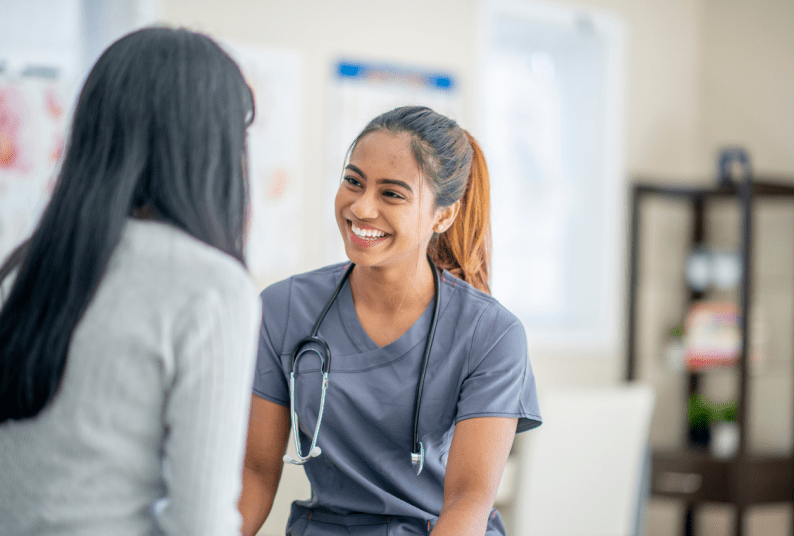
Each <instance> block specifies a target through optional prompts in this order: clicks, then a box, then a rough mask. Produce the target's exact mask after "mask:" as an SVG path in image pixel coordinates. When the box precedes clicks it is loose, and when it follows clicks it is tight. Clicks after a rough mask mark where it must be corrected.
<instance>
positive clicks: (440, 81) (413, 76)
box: [336, 61, 455, 91]
mask: <svg viewBox="0 0 794 536" xmlns="http://www.w3.org/2000/svg"><path fill="white" fill-rule="evenodd" d="M336 73H337V76H339V78H346V79H359V80H366V81H368V82H374V81H383V82H402V83H407V84H411V85H416V86H425V87H428V88H431V89H435V90H440V91H452V90H453V89H454V88H455V80H454V79H453V78H452V76H450V75H446V74H442V73H432V72H421V71H416V70H410V69H401V68H399V67H395V66H391V65H367V64H364V63H355V62H346V61H340V62H339V63H338V64H337V69H336Z"/></svg>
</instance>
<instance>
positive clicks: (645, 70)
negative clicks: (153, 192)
mask: <svg viewBox="0 0 794 536" xmlns="http://www.w3.org/2000/svg"><path fill="white" fill-rule="evenodd" d="M150 24H166V25H171V26H185V27H187V28H190V29H193V30H197V31H202V32H205V33H208V34H209V35H211V36H212V37H214V38H215V39H216V40H218V41H219V42H220V43H221V44H222V46H223V47H224V48H225V49H226V50H227V51H228V52H229V53H230V54H231V55H232V56H233V57H235V59H236V60H237V61H238V63H239V64H240V66H241V68H242V69H243V71H244V74H245V75H246V77H247V79H248V81H249V84H250V85H251V87H252V88H253V90H254V93H255V95H256V101H257V117H256V122H255V123H254V125H252V127H251V129H250V130H249V153H250V166H251V179H252V190H251V195H252V202H253V203H252V208H253V210H252V219H251V229H250V235H249V244H248V257H249V266H250V268H251V271H252V275H253V276H254V278H255V280H256V282H257V284H258V286H259V287H260V288H264V287H265V286H267V285H269V284H270V283H273V282H275V281H277V280H280V279H283V278H285V277H287V276H289V275H292V274H295V273H299V272H303V271H308V270H311V269H315V268H318V267H320V266H323V265H326V264H330V263H333V262H339V261H341V260H343V259H344V250H343V248H342V243H341V239H340V238H339V236H338V234H339V233H338V230H337V229H336V224H335V221H334V219H333V212H332V205H333V196H334V193H335V191H336V188H337V186H338V183H339V180H340V178H341V176H340V173H341V169H342V166H343V161H344V157H345V153H346V150H347V148H348V146H349V144H350V143H351V141H352V140H353V138H354V137H355V135H356V134H357V133H358V131H359V130H360V129H361V128H362V127H363V126H364V125H365V124H366V122H367V121H368V120H369V119H371V118H372V117H374V116H375V115H377V114H378V113H380V112H382V111H385V110H387V109H390V108H392V107H394V106H398V105H403V104H424V105H428V106H431V107H432V108H434V109H436V110H437V111H439V112H442V113H445V114H447V115H449V116H451V117H453V118H455V119H456V120H457V121H458V122H459V123H460V124H461V125H462V126H463V127H464V128H466V129H468V130H469V131H470V132H471V133H472V134H473V135H474V136H475V137H476V138H477V139H478V140H480V142H481V143H482V145H483V147H484V150H485V155H486V158H487V159H488V164H489V168H490V171H491V176H492V177H491V181H492V203H493V206H492V211H493V216H492V218H493V238H494V253H493V255H494V257H493V281H492V288H493V294H494V296H495V297H497V298H498V299H499V300H500V301H502V303H504V304H505V305H506V306H507V307H508V308H509V309H511V310H512V311H514V312H515V313H516V314H517V315H518V316H519V317H520V318H521V319H522V321H523V323H524V325H525V328H526V331H527V336H528V342H529V348H530V359H531V361H532V366H533V368H534V371H535V374H536V378H537V383H538V388H539V392H540V395H541V411H542V413H543V415H544V417H545V420H546V422H545V423H544V425H543V426H542V427H541V428H540V429H538V431H537V432H530V433H529V434H524V435H526V436H527V437H519V438H518V439H517V441H516V445H515V447H514V452H513V455H512V456H511V461H510V464H509V465H508V469H507V472H506V474H505V478H504V481H503V485H502V488H501V489H500V494H499V497H498V499H497V506H498V507H499V508H500V510H502V511H503V512H504V514H505V518H506V523H507V525H508V527H509V528H510V529H511V530H512V532H511V533H512V534H516V535H523V534H544V533H545V534H563V533H565V534H604V535H608V534H615V535H622V534H648V535H654V536H655V535H659V536H661V535H668V534H669V535H672V534H685V533H690V534H691V533H695V534H708V535H711V534H742V533H745V534H753V535H770V536H772V535H778V534H781V535H782V534H790V533H792V532H794V521H792V511H791V510H792V504H794V503H792V497H793V496H792V491H794V458H792V454H791V453H792V449H793V448H794V439H792V437H793V436H794V426H792V424H793V422H794V410H793V409H792V408H794V402H793V399H794V388H793V385H794V366H792V361H793V360H794V335H792V333H794V330H792V327H793V326H794V195H792V191H793V190H794V98H793V96H794V68H793V67H792V66H794V2H792V1H791V0H579V1H577V2H568V1H563V0H559V1H556V0H555V1H544V2H535V1H533V0H291V1H288V2H280V1H275V0H224V1H223V2H220V1H217V0H0V258H2V257H5V256H6V255H7V254H8V253H9V252H10V251H11V250H12V248H13V247H14V246H15V245H16V244H18V243H19V242H20V241H21V240H22V239H24V238H25V237H26V236H27V234H29V233H30V231H31V230H32V228H33V226H34V225H35V224H36V221H37V218H38V216H39V214H40V212H41V210H42V208H43V207H44V205H45V204H46V202H47V199H48V195H49V192H50V191H51V189H52V184H53V178H54V176H55V174H56V173H57V166H58V161H59V157H60V154H61V151H62V148H63V144H64V139H65V137H66V135H67V132H68V125H69V116H70V114H71V110H72V108H73V105H74V101H75V98H76V94H77V91H78V90H79V88H80V86H81V84H82V82H83V80H84V78H85V76H86V74H87V72H88V70H89V69H90V67H91V65H92V64H93V62H94V61H95V60H96V58H97V57H98V55H99V54H100V53H101V52H102V50H104V48H105V47H106V46H107V45H109V44H110V43H111V42H112V41H114V40H115V39H117V38H118V37H120V36H121V35H123V34H125V33H127V32H129V31H131V30H133V29H135V28H138V27H141V26H145V25H150ZM726 149H729V150H730V151H729V152H725V150H726ZM721 156H722V157H724V159H725V162H726V165H725V166H723V171H722V172H720V171H719V170H718V163H719V160H720V157H721ZM748 164H749V165H748ZM748 177H749V178H750V180H752V181H754V182H755V183H757V184H758V185H759V188H760V189H758V190H757V191H756V190H754V192H756V193H759V196H756V199H755V200H754V201H753V203H752V204H751V205H750V206H751V207H752V216H751V217H750V221H752V222H753V227H752V230H751V232H750V235H749V236H750V238H751V239H752V240H751V242H747V241H743V239H742V233H741V230H742V222H743V221H745V220H744V219H743V218H744V216H743V214H744V213H743V212H742V209H741V207H742V205H741V202H740V201H741V199H742V192H743V191H744V190H742V188H741V187H739V188H737V187H736V185H737V184H741V182H742V181H743V180H745V179H747V178H748ZM767 183H769V184H771V186H769V188H771V189H769V188H767V189H766V190H764V189H763V188H761V186H760V185H767ZM636 185H645V186H644V187H645V188H646V190H642V188H643V186H640V187H637V186H636ZM637 188H640V190H641V191H640V194H642V195H640V194H637V193H636V192H637V191H638V190H637ZM654 188H661V190H654ZM643 192H644V193H643ZM649 192H650V193H649ZM773 194H774V195H773ZM635 200H636V201H635ZM704 200H705V201H704ZM698 206H700V208H698ZM632 217H634V221H638V222H641V224H640V223H638V228H637V231H636V235H635V238H634V239H633V240H632V239H631V237H632V233H631V229H632V228H631V225H630V222H631V221H632ZM748 244H752V245H751V246H748ZM632 246H633V247H632ZM745 251H748V252H751V255H750V259H751V264H743V260H744V256H743V253H744V252H745ZM632 259H635V260H636V264H635V265H633V264H632V263H631V262H630V261H631V260H632ZM632 266H635V269H634V270H632V269H630V268H631V267H632ZM750 266H751V269H750V270H747V268H748V267H750ZM750 275H751V276H752V286H751V287H750V294H749V295H748V296H750V297H748V301H749V302H750V306H748V310H749V313H748V318H751V319H752V323H750V324H749V328H748V329H746V330H742V329H741V327H742V326H748V324H747V322H745V321H744V320H743V318H744V316H743V309H742V304H743V303H744V302H743V301H742V288H743V283H744V281H745V280H747V276H750ZM629 313H631V314H629ZM745 332H746V335H747V337H744V338H747V339H749V343H748V345H747V346H746V347H745V346H743V345H742V340H743V335H744V334H745ZM630 341H631V344H629V342H630ZM743 348H745V350H744V351H743V350H742V349H743ZM629 350H631V351H629ZM629 354H631V356H632V363H633V364H632V365H631V366H629ZM742 354H744V356H745V359H744V360H742V359H741V355H742ZM743 362H744V363H745V364H746V365H742V363H743ZM629 377H631V379H632V380H634V381H635V382H639V383H641V384H643V385H646V386H650V388H651V390H652V392H653V393H655V398H654V401H655V403H653V404H651V405H648V406H647V411H646V412H645V413H644V414H642V415H637V416H634V417H631V418H632V419H635V421H632V422H631V423H629V422H628V421H625V422H623V421H621V419H622V418H623V417H620V416H619V415H618V413H617V412H616V413H612V412H611V410H609V409H604V410H603V411H602V412H601V413H600V414H597V415H596V416H595V417H594V418H592V419H589V420H586V419H583V417H584V416H585V415H587V414H588V411H591V410H594V408H596V407H599V408H601V407H603V408H608V407H609V406H608V405H605V406H598V405H597V404H595V403H594V402H593V403H592V404H591V401H594V400H596V397H597V396H598V395H600V394H603V393H605V392H617V391H618V390H620V389H621V388H622V387H623V386H624V384H625V383H626V380H627V378H629ZM561 393H562V395H561ZM566 393H567V394H566ZM582 393H584V394H585V396H581V395H582ZM588 393H591V394H592V395H593V396H592V397H589V396H588ZM560 396H562V399H563V400H564V403H559V400H560ZM566 397H567V398H566ZM546 400H547V401H548V404H549V405H548V406H544V401H546ZM572 400H576V401H578V402H577V404H578V405H576V404H574V405H571V404H572V402H571V401H572ZM555 401H557V402H555ZM555 404H557V405H555ZM566 404H567V405H566ZM618 404H619V405H618V408H620V407H621V406H620V404H623V406H625V405H626V404H627V403H626V402H618ZM631 404H635V402H631ZM635 405H637V406H638V407H639V405H641V404H640V402H636V404H635ZM590 406H592V407H590ZM561 407H562V408H568V409H567V410H566V411H567V414H568V415H569V416H570V418H571V419H574V420H571V421H565V420H564V419H565V418H566V417H565V415H566V411H563V410H560V412H559V413H557V411H558V408H561ZM643 407H644V406H643ZM546 408H548V411H547V410H546ZM651 408H652V409H651ZM605 413H606V414H605ZM639 413H642V412H639ZM550 414H551V415H559V419H558V420H557V421H556V422H555V420H554V419H551V417H550V416H549V415H550ZM575 418H579V420H580V421H582V422H585V421H586V422H587V423H590V424H591V425H592V426H587V427H585V425H581V426H580V425H575V424H573V423H575V422H576V421H575ZM628 418H629V417H626V419H628ZM565 422H570V423H571V424H570V425H566V424H563V423H565ZM737 422H738V423H739V425H738V428H737V426H736V423H737ZM593 423H595V424H594V425H593ZM622 423H623V424H622ZM613 425H617V426H613ZM610 426H613V428H614V430H613V428H611V427H610ZM544 429H550V430H552V431H554V430H556V431H557V432H560V431H562V432H565V433H564V434H562V435H561V436H560V437H557V438H556V439H552V433H553V432H552V431H549V432H544V431H543V430H544ZM626 429H629V430H635V429H636V430H637V431H638V432H637V434H635V435H637V437H638V438H640V440H641V441H640V442H639V443H638V445H640V447H639V448H638V449H633V450H631V451H630V452H627V454H625V455H626V456H628V458H625V460H624V461H625V467H622V466H621V465H620V461H621V460H617V461H618V463H617V465H615V459H614V458H615V455H616V454H615V453H616V452H618V451H619V450H620V449H619V447H620V446H621V445H624V446H625V445H626V444H628V443H627V442H628V441H629V440H628V439H626V438H625V437H623V436H622V435H621V433H622V432H621V430H623V431H625V430H626ZM610 430H613V431H610ZM726 430H727V431H726ZM737 430H738V432H737ZM541 433H545V434H547V435H546V436H545V437H546V440H547V441H549V442H551V441H552V440H554V441H558V442H560V444H562V445H576V446H578V447H580V448H582V449H584V450H583V451H586V452H589V453H590V454H592V455H593V456H594V457H593V464H594V465H598V466H604V467H607V466H608V467H613V468H614V477H615V480H614V481H613V479H612V477H611V476H610V475H606V476H601V477H599V479H598V481H595V482H592V483H590V484H588V485H590V486H591V488H587V493H585V496H586V497H587V499H585V500H586V501H587V505H586V506H582V505H580V504H579V503H577V502H576V501H577V500H579V499H577V498H576V493H574V491H573V490H574V489H576V488H581V489H584V487H583V486H584V484H583V483H580V482H579V481H578V480H577V479H578V478H580V477H581V471H578V472H577V471H574V470H570V471H568V472H567V473H566V472H565V471H564V470H563V471H562V473H559V474H557V475H556V477H549V478H552V480H553V482H552V481H545V482H544V481H543V480H542V478H541V476H542V475H541V473H542V471H540V470H539V469H538V467H537V466H536V465H533V464H538V463H543V460H537V459H536V458H533V456H534V455H535V454H537V455H538V456H539V455H540V453H541V452H545V451H544V450H543V449H542V448H541V447H540V446H539V445H540V442H539V443H538V445H535V446H533V437H532V436H533V434H538V436H537V437H538V438H541V437H542V436H540V435H539V434H541ZM737 435H739V436H740V438H739V439H737ZM533 449H534V450H533ZM551 452H552V453H554V452H561V451H560V450H559V449H556V450H555V449H552V451H551ZM651 452H652V453H653V454H650V453H651ZM665 453H666V454H665ZM569 455H570V454H569ZM560 456H564V454H560ZM665 456H666V457H665ZM579 458H580V459H581V456H579ZM751 458H752V460H756V461H753V462H752V463H750V462H748V461H747V460H750V459H751ZM560 459H561V460H563V461H564V458H560ZM599 460H601V461H603V463H600V462H599ZM693 460H694V461H693ZM758 460H761V461H760V462H758V463H756V462H757V461H758ZM610 464H611V465H610ZM754 464H755V465H754ZM759 464H760V465H759ZM764 464H766V465H764ZM762 466H763V467H762ZM561 467H563V468H564V467H573V465H571V464H566V463H562V464H561ZM770 471H771V473H770ZM624 473H625V474H627V475H629V476H628V480H627V482H629V481H630V482H631V485H629V484H627V486H628V487H626V489H625V490H623V488H620V490H623V491H620V490H619V489H618V488H619V485H618V483H617V480H618V476H620V475H623V474H624ZM736 475H740V476H741V478H740V477H738V476H736ZM770 475H774V478H773V477H772V476H770ZM624 476H625V475H624ZM768 478H771V479H772V480H769V482H767V479H768ZM742 479H747V480H746V482H745V480H742ZM767 483H768V484H769V485H767ZM551 488H554V490H555V493H559V494H560V495H559V496H560V497H561V498H560V501H561V502H559V503H556V504H557V505H558V508H557V510H559V511H560V512H561V513H563V514H564V515H565V516H566V517H568V518H578V519H579V521H581V524H582V525H583V526H584V527H589V529H590V530H588V531H585V532H581V533H579V532H564V531H563V529H561V528H559V527H560V526H561V525H560V524H559V523H558V522H554V521H549V526H551V527H554V526H557V527H558V529H557V530H556V532H555V529H553V528H552V529H549V530H548V531H546V532H543V531H542V530H540V529H536V530H530V528H528V527H530V526H532V520H531V519H529V518H535V517H538V516H535V515H534V514H533V515H530V514H529V513H528V512H532V511H533V510H532V504H535V503H536V502H537V501H535V503H532V504H530V502H528V501H532V498H533V497H535V496H536V495H533V494H535V493H536V492H537V493H539V494H541V495H542V494H543V493H544V490H550V489H551ZM772 488H774V489H775V490H778V489H780V490H783V491H782V492H780V493H778V492H777V491H769V490H771V489H772ZM764 489H766V490H767V493H763V492H762V491H763V490H764ZM533 490H535V491H533ZM566 490H567V491H566ZM753 490H755V491H753ZM758 490H762V491H758ZM618 491H620V492H618ZM624 491H625V493H624ZM308 493H309V486H308V483H307V481H306V479H305V477H304V476H303V474H302V470H301V469H299V468H296V467H287V468H286V469H285V473H284V478H283V480H282V484H281V488H280V490H279V496H278V497H277V501H276V505H275V506H274V511H273V514H272V515H271V518H270V519H269V520H268V522H267V523H266V525H265V527H263V529H262V532H261V533H260V534H262V535H271V534H273V535H275V534H282V533H283V528H284V526H285V523H286V516H287V511H288V504H289V503H290V502H291V501H292V500H294V499H295V498H305V497H306V496H308ZM566 494H567V495H566ZM566 497H567V498H566ZM610 500H612V502H619V503H620V504H619V506H620V507H621V508H622V509H623V510H621V511H624V510H625V511H627V512H629V514H628V515H629V516H630V519H629V520H628V521H625V520H623V521H615V520H606V519H601V518H598V520H596V519H595V517H598V515H597V514H596V513H593V511H597V512H601V513H604V512H607V511H613V510H614V511H616V512H617V510H616V509H615V508H617V507H616V506H614V505H610V504H609V503H610ZM566 501H567V503H566ZM737 512H739V515H737ZM616 515H617V514H616ZM588 516H595V517H593V518H589V519H588ZM618 517H619V516H618ZM624 517H625V516H624ZM737 524H738V527H737ZM627 527H628V528H627ZM737 529H738V530H737ZM571 530H573V529H571ZM741 531H743V532H741Z"/></svg>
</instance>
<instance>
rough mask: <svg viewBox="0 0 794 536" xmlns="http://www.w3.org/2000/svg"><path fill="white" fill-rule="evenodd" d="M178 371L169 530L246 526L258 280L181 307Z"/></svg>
mask: <svg viewBox="0 0 794 536" xmlns="http://www.w3.org/2000/svg"><path fill="white" fill-rule="evenodd" d="M177 318H178V319H179V325H178V326H176V328H175V339H174V363H173V368H174V379H173V382H172V384H171V385H170V386H169V389H168V392H167V396H166V400H165V407H164V415H163V417H164V426H165V430H166V434H165V440H164V445H163V448H164V461H165V470H164V478H165V485H166V493H167V495H166V499H167V500H166V501H164V502H163V503H161V506H160V507H158V508H156V509H155V512H156V513H155V516H156V518H157V522H158V525H159V527H160V529H161V530H162V532H163V533H165V534H168V535H177V534H190V535H191V536H200V535H207V536H210V535H211V536H220V535H223V536H231V535H234V534H239V531H240V514H239V512H238V510H237V500H238V498H239V496H240V488H241V475H242V471H241V469H242V462H243V453H244V448H245V433H246V429H247V426H248V414H249V405H250V402H251V398H250V396H251V395H250V392H251V391H250V389H251V385H252V382H253V374H254V360H255V358H256V335H257V331H258V328H259V322H260V320H259V319H260V318H261V316H260V314H259V303H258V300H257V299H256V293H255V289H254V288H253V284H252V283H251V282H250V280H248V279H247V276H246V278H245V279H242V278H241V280H240V281H238V280H235V279H233V278H229V279H228V284H227V285H226V286H224V287H223V288H222V289H215V288H209V287H208V289H207V292H206V293H205V294H204V295H201V296H198V297H197V298H196V299H195V300H193V301H191V302H190V303H189V304H188V306H186V308H185V310H184V311H180V314H179V315H177Z"/></svg>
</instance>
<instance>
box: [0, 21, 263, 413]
mask: <svg viewBox="0 0 794 536" xmlns="http://www.w3.org/2000/svg"><path fill="white" fill-rule="evenodd" d="M253 114H254V107H253V96H252V94H251V91H250V89H249V88H248V86H247V85H246V83H245V80H244V78H243V76H242V74H241V73H240V69H239V68H238V66H237V64H235V63H234V61H233V60H232V59H231V58H229V56H228V55H226V53H225V52H223V50H221V48H220V47H219V46H218V45H217V44H216V43H215V42H214V41H212V40H211V39H210V38H208V37H207V36H204V35H201V34H197V33H194V32H191V31H188V30H184V29H169V28H146V29H143V30H138V31H136V32H133V33H131V34H129V35H126V36H124V37H122V38H121V39H119V40H118V41H116V42H115V43H113V44H112V45H111V46H110V47H109V48H108V49H107V50H106V51H105V52H104V53H103V54H102V55H101V56H100V58H99V59H98V60H97V62H96V64H95V65H94V67H93V69H92V70H91V72H90V74H89V75H88V78H87V79H86V82H85V84H84V86H83V89H82V91H81V93H80V97H79V99H78V102H77V106H76V108H75V112H74V119H73V121H72V126H71V131H70V134H69V138H68V145H67V148H66V151H65V153H64V159H63V164H62V166H61V170H60V173H59V174H58V179H57V182H56V186H55V190H54V192H53V195H52V198H51V200H50V202H49V204H48V205H47V208H46V209H45V211H44V214H43V215H42V217H41V219H40V221H39V223H38V226H37V227H36V229H35V231H34V232H33V234H32V236H31V237H30V238H29V239H28V240H27V241H26V242H24V243H23V244H22V245H21V246H20V247H18V248H17V249H16V250H15V251H14V252H13V253H12V254H11V256H10V257H9V258H8V259H7V260H6V262H5V263H4V264H3V266H2V267H1V268H0V283H2V282H3V280H5V279H6V278H7V277H9V275H10V274H12V273H13V274H14V281H13V285H12V286H11V290H10V293H9V294H8V299H7V300H6V301H5V303H4V304H3V305H2V309H0V422H3V421H6V420H8V419H25V418H29V417H33V416H35V415H36V414H37V413H38V412H39V411H41V410H42V408H44V407H45V406H46V405H47V403H48V402H49V401H50V400H51V399H52V397H53V396H54V394H55V392H56V390H57V388H58V385H59V384H60V381H61V378H62V376H63V373H64V370H65V366H66V356H67V352H68V349H69V342H70V340H71V337H72V333H73V331H74V330H75V327H76V326H77V323H78V322H79V321H80V318H81V317H82V315H83V313H84V311H85V310H86V308H87V306H88V304H89V302H90V301H91V298H92V296H93V294H94V292H95V291H96V289H97V287H98V285H99V282H100V280H101V279H102V276H103V274H104V272H105V269H106V267H107V265H108V262H109V260H110V257H111V255H112V254H113V251H114V249H115V248H116V245H117V244H118V243H119V240H120V238H121V234H122V231H123V230H124V226H125V224H126V222H127V218H128V217H130V215H131V214H132V213H133V212H135V211H136V210H139V209H141V208H145V209H146V210H147V211H151V212H153V213H156V214H157V216H158V218H159V219H160V220H162V221H164V222H166V223H169V224H171V225H173V226H175V227H177V228H179V229H182V230H184V231H186V232H187V233H189V234H190V235H192V236H194V237H195V238H197V239H198V240H201V241H202V242H205V243H207V244H209V245H211V246H214V247H216V248H217V249H219V250H220V251H223V252H225V253H227V254H228V255H230V256H232V257H233V258H235V259H237V260H238V261H240V262H241V263H243V264H244V258H243V241H244V234H245V223H246V222H245V219H246V215H247V211H248V178H247V171H246V167H247V164H246V156H245V129H246V127H247V125H248V124H249V123H250V121H251V120H252V119H253Z"/></svg>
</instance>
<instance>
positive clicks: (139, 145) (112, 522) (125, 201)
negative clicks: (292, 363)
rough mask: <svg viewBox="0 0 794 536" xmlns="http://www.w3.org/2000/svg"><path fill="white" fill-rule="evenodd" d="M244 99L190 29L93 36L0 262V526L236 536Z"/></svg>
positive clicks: (247, 117) (230, 66) (249, 331)
mask: <svg viewBox="0 0 794 536" xmlns="http://www.w3.org/2000/svg"><path fill="white" fill-rule="evenodd" d="M253 114H254V109H253V98H252V95H251V92H250V90H249V89H248V86H247V85H246V84H245V81H244V79H243V77H242V75H241V73H240V70H239V68H238V67H237V65H236V64H235V63H234V62H233V61H232V60H231V59H230V58H229V57H228V56H227V55H226V54H225V53H224V52H223V51H222V50H221V49H220V48H219V46H218V45H217V44H216V43H215V42H213V41H212V40H211V39H209V38H208V37H206V36H203V35H201V34H197V33H193V32H190V31H187V30H181V29H180V30H174V29H167V28H150V29H144V30H140V31H137V32H134V33H132V34H130V35H127V36H125V37H123V38H121V39H120V40H118V41H117V42H115V43H114V44H113V45H111V46H110V48H108V49H107V50H106V51H105V52H104V53H103V54H102V56H101V57H100V58H99V60H98V61H97V63H96V65H94V67H93V69H92V70H91V73H90V74H89V76H88V78H87V80H86V82H85V85H84V87H83V89H82V92H81V94H80V97H79V101H78V103H77V107H76V110H75V114H74V120H73V124H72V127H71V132H70V137H69V143H68V148H67V150H66V152H65V155H64V160H63V165H62V169H61V171H60V173H59V176H58V180H57V184H56V187H55V192H54V194H53V196H52V199H51V201H50V203H49V205H48V206H47V208H46V210H45V212H44V214H43V216H42V218H41V220H40V221H39V223H38V226H37V228H36V229H35V231H34V232H33V234H32V236H31V237H30V238H29V239H28V240H27V241H25V242H24V243H23V244H22V245H21V246H20V247H19V248H18V249H17V250H16V251H15V252H14V253H13V254H12V255H11V256H10V257H9V258H8V259H7V260H6V261H5V263H4V264H3V266H2V268H0V304H1V305H0V306H2V309H0V475H2V476H0V534H3V535H5V534H9V535H10V534H14V535H28V534H37V535H38V534H112V535H114V536H124V535H136V536H140V535H148V534H160V533H165V534H181V535H183V534H190V535H193V536H195V535H200V534H208V535H209V534H211V535H213V536H215V535H225V534H239V530H240V516H239V513H238V510H237V499H238V497H239V493H240V487H241V473H242V471H241V467H242V458H243V449H244V440H245V434H246V429H247V424H248V409H249V404H250V391H251V385H252V378H253V371H254V361H255V352H256V342H257V334H258V328H259V322H258V319H259V316H260V315H259V302H258V300H257V295H256V289H255V287H254V285H253V283H252V282H251V279H250V277H249V275H248V273H247V271H246V268H245V265H244V258H243V243H244V230H245V226H246V221H245V219H246V213H247V205H248V181H247V173H246V166H247V164H246V157H245V136H246V127H247V126H248V124H250V122H251V120H252V119H253Z"/></svg>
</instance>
